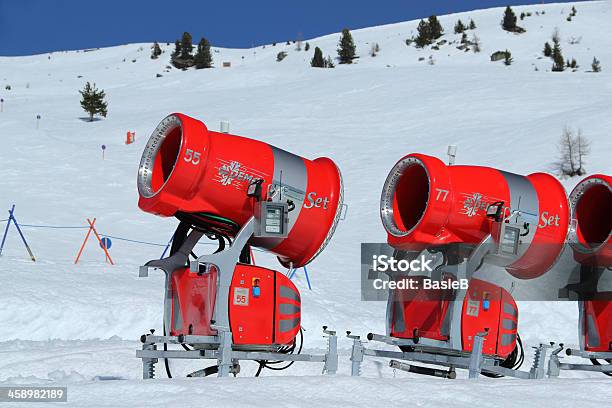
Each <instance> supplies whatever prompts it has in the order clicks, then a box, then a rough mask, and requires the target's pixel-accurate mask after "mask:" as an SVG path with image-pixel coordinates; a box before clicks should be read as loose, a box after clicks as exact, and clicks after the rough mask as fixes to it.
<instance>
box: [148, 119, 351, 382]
mask: <svg viewBox="0 0 612 408" xmlns="http://www.w3.org/2000/svg"><path fill="white" fill-rule="evenodd" d="M138 189H139V193H140V201H139V206H140V208H141V209H143V210H144V211H147V212H151V213H153V214H156V215H161V216H174V217H176V218H178V219H179V221H180V223H179V226H178V227H177V229H176V232H175V234H174V236H173V240H172V246H171V249H170V254H169V256H168V257H167V258H164V259H160V260H153V261H150V262H147V263H146V264H145V265H144V266H141V267H140V276H141V277H146V276H148V272H149V270H150V269H152V268H153V269H160V270H162V271H163V272H164V273H165V296H164V312H163V315H164V316H163V335H161V336H160V335H156V334H155V331H154V330H151V332H150V333H149V334H144V335H143V336H141V342H142V344H143V345H142V350H138V351H137V353H136V354H137V357H139V358H141V359H142V362H143V378H145V379H147V378H153V377H154V375H155V364H156V363H157V362H158V361H159V359H163V360H164V362H165V366H166V373H167V375H168V376H169V377H170V376H171V374H170V369H169V366H168V360H169V359H196V360H213V361H214V363H213V365H211V366H209V367H207V368H204V369H201V370H198V371H195V372H193V373H191V374H189V375H188V376H192V377H204V376H208V375H211V374H217V375H218V376H219V377H225V376H228V375H229V374H234V375H237V374H238V373H239V372H240V361H241V360H251V361H254V362H257V363H258V364H259V370H258V371H257V374H256V375H259V373H260V372H261V370H262V369H263V368H268V369H271V370H281V369H285V368H288V367H289V366H290V365H292V364H293V363H294V362H296V361H301V362H315V363H323V372H324V373H327V374H335V373H336V371H337V366H338V355H337V337H336V333H335V332H334V331H331V330H328V329H327V327H326V326H323V333H324V335H325V336H326V337H327V349H326V351H325V353H322V354H305V353H301V351H302V342H303V334H302V327H301V297H300V293H299V291H298V289H297V288H296V286H295V285H294V284H293V282H292V281H291V280H290V279H289V278H288V277H287V276H286V275H285V274H282V273H280V272H278V271H275V270H272V269H267V268H263V267H260V266H256V265H254V262H253V259H252V247H258V248H261V249H263V250H265V251H267V252H270V253H273V254H275V255H277V256H278V260H279V261H280V263H281V264H282V265H283V266H285V267H288V268H290V269H292V268H297V267H301V266H304V265H306V264H308V263H309V262H311V261H312V260H313V259H314V258H315V257H316V256H317V255H318V254H319V253H320V252H321V251H322V250H323V248H324V247H325V246H326V245H327V243H328V242H329V240H330V239H331V236H332V235H333V232H334V230H335V227H336V224H337V222H338V220H339V216H340V212H341V209H342V205H343V204H342V181H341V177H340V173H339V171H338V169H337V167H336V166H335V164H334V163H333V162H332V161H331V160H329V159H326V158H322V159H316V160H314V161H310V160H307V159H304V158H301V157H299V156H295V155H293V154H291V153H288V152H285V151H283V150H280V149H278V148H276V147H273V146H270V145H267V144H265V143H262V142H258V141H256V140H252V139H247V138H243V137H240V136H234V135H230V134H226V133H217V132H212V131H208V129H207V128H206V127H205V126H204V124H203V123H202V122H199V121H197V120H195V119H193V118H190V117H188V116H185V115H182V114H172V115H170V116H168V117H167V118H166V119H164V120H163V121H162V122H161V123H160V125H159V126H158V127H157V129H156V130H155V131H154V133H153V135H152V136H151V138H150V140H149V142H148V144H147V146H146V148H145V152H144V153H143V157H142V160H141V165H140V169H139V176H138ZM202 238H207V239H209V240H212V241H215V242H216V243H217V244H218V248H217V250H216V251H215V252H214V253H211V254H208V255H202V256H197V255H195V253H194V248H195V246H196V244H197V243H198V242H199V241H200V239H202ZM169 344H170V345H175V347H178V346H180V347H181V349H172V350H170V349H169V348H168V345H169Z"/></svg>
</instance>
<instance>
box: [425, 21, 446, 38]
mask: <svg viewBox="0 0 612 408" xmlns="http://www.w3.org/2000/svg"><path fill="white" fill-rule="evenodd" d="M428 22H429V30H430V33H431V40H437V39H438V38H440V37H442V34H443V33H444V29H443V28H442V25H441V24H440V22H439V21H438V17H436V16H430V17H429V20H428Z"/></svg>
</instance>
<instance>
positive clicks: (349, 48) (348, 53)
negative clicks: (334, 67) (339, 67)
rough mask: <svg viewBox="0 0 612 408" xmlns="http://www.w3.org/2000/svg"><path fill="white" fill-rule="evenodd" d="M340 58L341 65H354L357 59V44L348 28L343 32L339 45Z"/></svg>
mask: <svg viewBox="0 0 612 408" xmlns="http://www.w3.org/2000/svg"><path fill="white" fill-rule="evenodd" d="M338 57H339V58H340V64H352V63H353V59H355V43H354V42H353V36H352V35H351V32H350V31H349V30H348V28H345V29H344V30H342V37H340V42H339V43H338Z"/></svg>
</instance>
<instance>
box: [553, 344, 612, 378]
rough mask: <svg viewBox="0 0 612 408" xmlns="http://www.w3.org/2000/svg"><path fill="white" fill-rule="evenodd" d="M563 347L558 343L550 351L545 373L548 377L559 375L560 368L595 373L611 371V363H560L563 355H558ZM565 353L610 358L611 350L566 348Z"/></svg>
mask: <svg viewBox="0 0 612 408" xmlns="http://www.w3.org/2000/svg"><path fill="white" fill-rule="evenodd" d="M563 349H564V346H563V344H559V345H558V346H557V348H556V349H555V350H553V352H552V353H551V356H550V359H549V361H548V371H547V375H548V376H549V377H559V375H560V374H561V370H574V371H591V372H597V373H612V364H607V365H606V364H602V365H594V364H577V363H562V362H561V359H563V357H559V354H560V353H561V351H562V350H563ZM565 354H567V355H568V356H577V357H582V358H584V359H602V360H612V351H608V352H593V351H584V350H575V349H570V348H568V349H566V350H565Z"/></svg>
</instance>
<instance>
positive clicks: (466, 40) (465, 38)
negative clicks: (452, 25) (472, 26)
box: [461, 32, 468, 44]
mask: <svg viewBox="0 0 612 408" xmlns="http://www.w3.org/2000/svg"><path fill="white" fill-rule="evenodd" d="M467 43H468V38H467V33H465V32H464V33H463V34H462V35H461V44H467Z"/></svg>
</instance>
